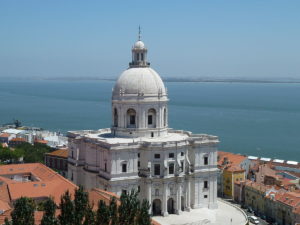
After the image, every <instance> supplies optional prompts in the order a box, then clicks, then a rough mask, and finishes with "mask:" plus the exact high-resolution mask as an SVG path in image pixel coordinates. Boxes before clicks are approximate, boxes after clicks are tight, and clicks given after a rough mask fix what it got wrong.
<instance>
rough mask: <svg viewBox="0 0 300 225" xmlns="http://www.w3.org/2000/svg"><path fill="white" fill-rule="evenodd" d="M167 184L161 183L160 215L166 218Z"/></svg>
mask: <svg viewBox="0 0 300 225" xmlns="http://www.w3.org/2000/svg"><path fill="white" fill-rule="evenodd" d="M167 204H168V199H167V184H166V183H163V200H162V215H163V216H168V215H169V213H168V205H167Z"/></svg>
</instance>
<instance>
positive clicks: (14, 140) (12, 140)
mask: <svg viewBox="0 0 300 225" xmlns="http://www.w3.org/2000/svg"><path fill="white" fill-rule="evenodd" d="M17 141H18V142H26V139H25V138H13V139H11V140H10V142H17Z"/></svg>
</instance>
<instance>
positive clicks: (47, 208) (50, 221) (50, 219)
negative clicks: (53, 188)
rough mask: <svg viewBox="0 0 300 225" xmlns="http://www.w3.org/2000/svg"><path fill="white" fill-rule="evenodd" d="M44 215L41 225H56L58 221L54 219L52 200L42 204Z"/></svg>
mask: <svg viewBox="0 0 300 225" xmlns="http://www.w3.org/2000/svg"><path fill="white" fill-rule="evenodd" d="M43 208H44V215H43V219H42V221H41V225H57V224H58V221H57V219H56V217H55V211H56V204H55V202H54V201H53V199H52V198H49V199H47V200H46V201H45V202H44V203H43Z"/></svg>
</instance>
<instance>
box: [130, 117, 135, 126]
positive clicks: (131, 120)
mask: <svg viewBox="0 0 300 225" xmlns="http://www.w3.org/2000/svg"><path fill="white" fill-rule="evenodd" d="M134 124H135V115H130V125H134Z"/></svg>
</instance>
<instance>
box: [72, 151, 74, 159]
mask: <svg viewBox="0 0 300 225" xmlns="http://www.w3.org/2000/svg"><path fill="white" fill-rule="evenodd" d="M72 159H74V152H73V151H72Z"/></svg>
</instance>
